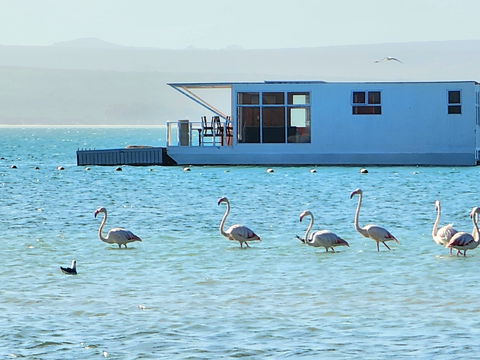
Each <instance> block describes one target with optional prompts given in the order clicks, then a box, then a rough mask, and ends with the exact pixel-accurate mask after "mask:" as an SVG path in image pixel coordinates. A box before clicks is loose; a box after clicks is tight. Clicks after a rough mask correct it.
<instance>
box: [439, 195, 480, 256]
mask: <svg viewBox="0 0 480 360" xmlns="http://www.w3.org/2000/svg"><path fill="white" fill-rule="evenodd" d="M435 208H436V209H437V219H436V220H435V223H434V224H433V229H432V237H433V241H435V243H437V244H438V245H441V246H443V247H446V246H447V244H448V243H449V242H450V240H451V239H452V236H453V235H455V234H456V233H457V232H458V231H457V230H455V229H454V228H453V225H452V224H448V225H445V226H442V227H441V228H440V229H439V228H438V224H439V223H440V216H441V214H442V206H441V204H440V201H439V200H436V201H435ZM474 230H475V229H474ZM451 253H452V248H450V254H451Z"/></svg>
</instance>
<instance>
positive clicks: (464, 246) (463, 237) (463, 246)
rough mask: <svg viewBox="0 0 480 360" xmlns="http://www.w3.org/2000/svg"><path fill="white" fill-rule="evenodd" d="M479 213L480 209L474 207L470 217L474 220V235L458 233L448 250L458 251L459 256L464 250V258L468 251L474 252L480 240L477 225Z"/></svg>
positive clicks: (449, 244) (448, 245) (463, 232)
mask: <svg viewBox="0 0 480 360" xmlns="http://www.w3.org/2000/svg"><path fill="white" fill-rule="evenodd" d="M478 213H480V208H478V207H474V208H473V209H472V211H471V212H470V217H471V218H472V221H473V229H474V231H473V233H472V234H469V233H467V232H465V231H460V232H457V233H456V234H455V235H453V237H452V239H451V240H450V242H449V243H448V244H447V248H451V249H452V248H453V249H456V250H457V256H458V254H461V253H462V250H463V256H466V253H467V250H473V249H475V248H476V247H477V246H478V244H479V241H478V239H479V238H480V231H479V230H478V224H477V221H478V219H477V215H478Z"/></svg>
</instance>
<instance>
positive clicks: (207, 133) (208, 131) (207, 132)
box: [201, 116, 214, 144]
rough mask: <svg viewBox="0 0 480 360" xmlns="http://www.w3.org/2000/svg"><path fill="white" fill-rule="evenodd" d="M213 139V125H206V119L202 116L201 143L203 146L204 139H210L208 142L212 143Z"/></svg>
mask: <svg viewBox="0 0 480 360" xmlns="http://www.w3.org/2000/svg"><path fill="white" fill-rule="evenodd" d="M213 137H214V133H213V123H212V122H210V124H208V122H207V117H206V116H202V136H201V138H202V143H203V144H205V143H206V141H205V138H211V141H209V142H210V143H213Z"/></svg>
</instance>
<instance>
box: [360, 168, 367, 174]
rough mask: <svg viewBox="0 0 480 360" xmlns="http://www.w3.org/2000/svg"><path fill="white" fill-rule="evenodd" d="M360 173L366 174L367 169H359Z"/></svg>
mask: <svg viewBox="0 0 480 360" xmlns="http://www.w3.org/2000/svg"><path fill="white" fill-rule="evenodd" d="M360 173H361V174H368V170H367V169H363V168H362V169H360Z"/></svg>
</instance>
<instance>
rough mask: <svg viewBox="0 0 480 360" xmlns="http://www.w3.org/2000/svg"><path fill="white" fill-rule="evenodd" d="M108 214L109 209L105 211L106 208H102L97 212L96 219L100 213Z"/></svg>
mask: <svg viewBox="0 0 480 360" xmlns="http://www.w3.org/2000/svg"><path fill="white" fill-rule="evenodd" d="M102 212H103V213H105V214H106V213H107V209H105V208H104V207H101V208H98V209H97V210H95V217H97V215H98V214H100V213H102Z"/></svg>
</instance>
